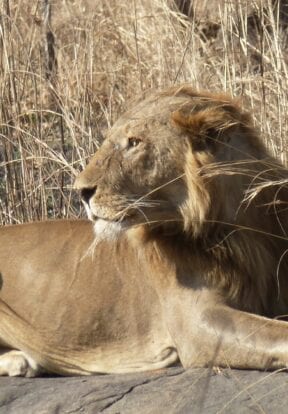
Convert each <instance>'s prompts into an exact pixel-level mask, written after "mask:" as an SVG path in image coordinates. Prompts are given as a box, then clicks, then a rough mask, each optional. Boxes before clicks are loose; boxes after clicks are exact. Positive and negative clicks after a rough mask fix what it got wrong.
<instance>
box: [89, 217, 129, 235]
mask: <svg viewBox="0 0 288 414" xmlns="http://www.w3.org/2000/svg"><path fill="white" fill-rule="evenodd" d="M124 228H125V226H124V225H123V224H122V223H120V222H117V221H107V220H104V219H101V218H97V219H96V221H95V224H94V233H95V236H96V238H97V240H116V239H117V238H118V237H119V235H120V233H122V232H123V230H124Z"/></svg>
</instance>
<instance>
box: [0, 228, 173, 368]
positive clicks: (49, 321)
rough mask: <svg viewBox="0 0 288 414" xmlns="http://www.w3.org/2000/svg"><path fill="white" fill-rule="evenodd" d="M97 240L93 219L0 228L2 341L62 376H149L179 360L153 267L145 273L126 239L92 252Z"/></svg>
mask: <svg viewBox="0 0 288 414" xmlns="http://www.w3.org/2000/svg"><path fill="white" fill-rule="evenodd" d="M12 235H13V238H11V236H12ZM44 235H45V237H44ZM11 240H13V244H11ZM53 240H57V244H54V243H53ZM92 241H93V226H92V224H91V223H90V222H87V221H59V222H46V223H45V222H44V223H35V224H33V225H22V226H11V227H8V228H4V229H1V230H0V245H1V249H0V263H1V275H2V289H1V302H0V314H1V321H2V322H1V325H0V340H1V338H2V340H4V341H5V343H6V344H7V345H8V346H9V348H12V349H21V350H24V351H25V352H26V354H28V355H30V356H31V357H32V358H33V359H35V360H36V361H37V362H38V363H39V364H40V365H41V366H44V367H45V368H46V369H50V370H51V371H53V372H58V373H59V374H87V373H93V372H94V373H97V372H98V373H101V372H129V371H143V370H147V369H153V368H154V369H155V368H161V367H163V366H166V365H167V364H171V363H172V362H175V361H176V359H177V353H176V351H175V350H174V349H173V343H172V340H171V337H170V335H169V333H168V331H167V328H165V324H164V323H163V317H162V314H161V313H162V312H161V307H160V303H159V299H158V298H157V294H156V292H155V289H154V288H153V285H152V284H151V281H149V277H147V276H148V274H149V272H150V273H152V269H143V263H142V262H143V260H141V259H139V258H138V254H137V251H136V250H135V249H134V248H133V247H131V246H130V248H127V241H126V240H125V238H124V239H123V240H122V241H121V242H120V243H115V244H114V243H108V245H107V243H105V241H104V242H102V243H100V244H99V245H98V246H97V249H95V251H94V252H93V254H87V251H88V250H89V247H90V246H91V243H92ZM20 257H21V258H22V260H21V261H20V260H19V258H20ZM143 273H144V274H143Z"/></svg>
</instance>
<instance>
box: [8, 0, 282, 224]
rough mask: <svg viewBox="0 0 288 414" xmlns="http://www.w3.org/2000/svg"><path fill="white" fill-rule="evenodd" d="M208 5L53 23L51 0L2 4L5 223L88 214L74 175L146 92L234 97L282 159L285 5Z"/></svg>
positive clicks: (96, 12)
mask: <svg viewBox="0 0 288 414" xmlns="http://www.w3.org/2000/svg"><path fill="white" fill-rule="evenodd" d="M178 3H181V0H180V1H178ZM206 3H207V4H210V9H209V7H208V6H207V7H208V8H207V9H205V1H200V0H198V1H196V0H195V1H194V2H193V5H194V7H196V9H195V12H194V14H193V16H192V15H191V16H190V18H187V17H186V16H184V15H183V14H181V13H180V12H179V10H178V9H177V7H176V6H175V3H174V2H173V1H172V0H170V1H169V0H131V1H130V2H127V1H124V0H109V1H108V0H97V2H96V1H93V0H78V1H76V0H66V1H64V0H62V1H60V0H58V1H56V0H54V1H50V6H51V19H50V24H49V19H47V15H45V13H44V11H43V5H44V4H45V1H39V0H38V1H35V2H31V1H29V0H18V1H16V0H14V1H13V0H10V1H9V0H2V2H1V3H0V90H1V95H0V103H1V106H0V224H6V223H20V222H25V221H32V220H42V219H46V218H54V217H55V218H59V217H79V216H80V215H82V214H83V211H82V209H81V205H80V203H79V197H78V195H77V193H75V192H74V190H73V188H72V186H73V181H74V177H75V175H76V174H77V171H79V169H81V168H83V167H84V166H85V164H86V162H87V160H88V159H89V157H90V156H91V154H93V152H94V151H95V149H96V148H97V145H99V143H100V142H101V140H102V139H103V136H104V135H105V130H107V128H110V126H111V125H112V124H113V122H114V121H115V120H116V119H117V117H118V116H119V114H120V113H121V112H122V111H124V110H125V108H126V107H127V106H129V99H130V98H132V97H134V96H135V95H136V94H138V93H140V92H141V91H142V90H144V89H147V88H161V87H165V86H168V85H172V84H178V83H182V82H190V83H191V84H193V85H194V86H195V88H198V89H203V88H204V89H210V90H212V91H226V92H227V93H228V94H232V95H234V96H237V97H239V99H241V100H242V102H243V105H244V106H246V108H247V110H248V111H252V112H253V114H254V120H255V126H256V127H257V128H259V130H261V134H262V136H263V139H264V140H265V142H266V144H267V146H268V147H269V148H270V150H271V152H272V153H273V154H274V155H276V156H277V157H278V158H279V159H280V160H282V161H283V162H286V158H287V155H286V154H287V138H286V137H287V132H288V122H287V121H288V115H287V113H288V111H287V105H288V66H287V63H288V38H287V33H288V32H287V30H288V28H287V25H286V17H285V4H284V3H285V1H282V2H277V1H276V2H275V1H274V2H272V1H269V0H262V1H261V0H257V1H248V0H247V1H246V0H235V1H231V0H226V1H220V2H216V1H213V0H210V2H206ZM283 4H284V6H283ZM211 5H212V6H213V7H211ZM280 6H281V8H280ZM282 6H283V7H284V15H283V7H282ZM208 9H209V10H208ZM211 10H212V11H211ZM46 11H47V10H46ZM45 16H46V17H45ZM47 33H48V34H50V40H51V33H53V36H54V40H55V57H56V60H57V65H56V64H55V65H54V66H53V60H52V67H50V71H49V70H48V69H49V68H48V69H47V65H48V63H47V50H46V49H47V41H46V40H47ZM52 40H53V39H52ZM50 57H51V54H50ZM56 60H55V61H54V63H55V62H56ZM50 64H51V62H50Z"/></svg>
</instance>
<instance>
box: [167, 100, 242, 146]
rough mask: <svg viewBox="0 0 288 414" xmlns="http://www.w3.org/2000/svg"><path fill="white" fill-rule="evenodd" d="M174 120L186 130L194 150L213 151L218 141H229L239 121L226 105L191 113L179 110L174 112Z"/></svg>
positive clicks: (179, 126)
mask: <svg viewBox="0 0 288 414" xmlns="http://www.w3.org/2000/svg"><path fill="white" fill-rule="evenodd" d="M172 122H173V123H174V124H175V125H176V126H177V127H178V128H181V130H183V132H186V134H187V135H188V136H189V138H190V142H191V145H192V148H193V150H194V151H205V150H210V151H213V150H215V149H216V147H217V143H224V142H225V143H227V142H228V141H229V139H230V134H229V133H228V131H231V129H232V128H233V127H235V126H236V125H237V124H239V121H238V120H237V119H236V118H235V117H233V115H232V114H231V112H230V111H227V108H225V107H224V106H219V107H212V108H207V109H203V110H200V111H197V112H193V111H191V112H190V113H189V112H188V113H187V112H186V111H183V110H179V111H175V112H173V113H172Z"/></svg>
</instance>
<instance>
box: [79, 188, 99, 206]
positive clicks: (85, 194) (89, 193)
mask: <svg viewBox="0 0 288 414" xmlns="http://www.w3.org/2000/svg"><path fill="white" fill-rule="evenodd" d="M95 193H96V186H95V187H92V188H82V190H81V197H82V199H83V200H84V201H85V203H87V204H89V200H90V198H91V197H93V195H94V194H95Z"/></svg>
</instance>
